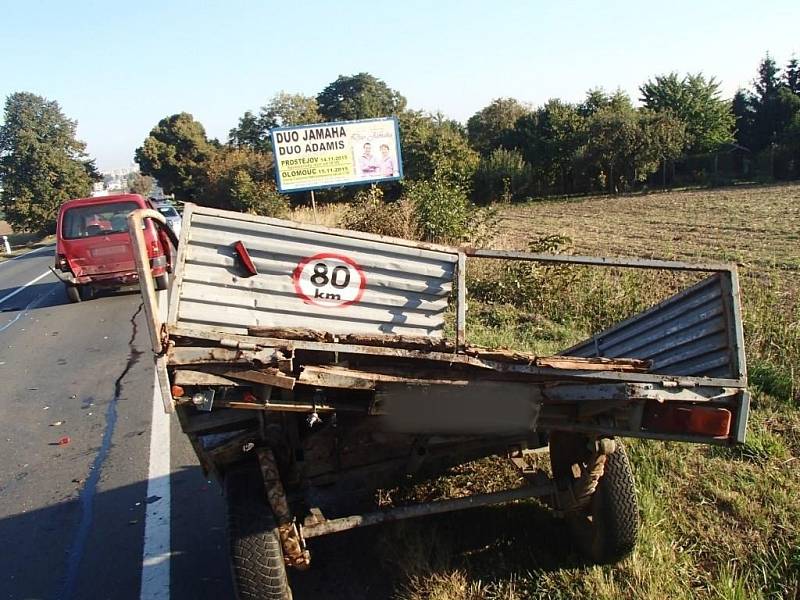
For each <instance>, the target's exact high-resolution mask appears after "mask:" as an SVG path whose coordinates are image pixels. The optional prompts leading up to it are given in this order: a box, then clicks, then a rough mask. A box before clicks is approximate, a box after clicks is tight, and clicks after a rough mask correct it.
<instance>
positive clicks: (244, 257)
mask: <svg viewBox="0 0 800 600" xmlns="http://www.w3.org/2000/svg"><path fill="white" fill-rule="evenodd" d="M233 248H234V249H235V250H236V254H237V256H238V257H239V259H240V260H241V261H242V264H243V265H244V268H245V269H246V270H247V272H248V273H249V275H248V277H252V276H253V275H258V269H256V266H255V264H253V259H252V258H250V253H249V252H248V251H247V248H245V247H244V243H243V242H241V241H238V242H236V243H235V244H234V245H233Z"/></svg>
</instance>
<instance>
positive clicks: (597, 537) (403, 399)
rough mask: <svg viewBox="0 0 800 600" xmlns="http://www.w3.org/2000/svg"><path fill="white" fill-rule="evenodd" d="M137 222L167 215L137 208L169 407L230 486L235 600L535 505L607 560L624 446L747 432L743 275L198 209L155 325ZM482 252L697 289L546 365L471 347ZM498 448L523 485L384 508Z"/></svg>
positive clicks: (630, 486)
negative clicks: (544, 459)
mask: <svg viewBox="0 0 800 600" xmlns="http://www.w3.org/2000/svg"><path fill="white" fill-rule="evenodd" d="M145 219H152V220H153V221H156V222H158V223H160V224H161V225H162V226H163V225H164V219H163V216H161V215H160V214H159V213H157V212H155V211H150V210H138V211H135V212H133V213H131V215H130V216H129V221H130V232H131V236H132V239H133V242H134V248H135V249H136V252H135V255H136V259H137V264H138V267H139V277H140V285H141V290H142V297H143V299H144V305H145V309H146V314H147V319H148V325H149V329H150V340H151V343H152V350H153V352H154V356H155V364H156V370H157V374H158V380H159V384H160V387H161V392H162V396H163V399H164V409H165V410H166V411H167V412H173V411H174V412H175V413H176V414H177V417H178V419H179V421H180V424H181V427H182V429H183V431H184V433H185V434H186V435H187V436H188V437H189V439H190V440H191V443H192V445H193V447H194V449H195V451H196V453H197V456H198V459H199V460H200V463H201V465H202V466H203V468H204V469H205V471H206V472H207V473H210V474H212V475H213V476H215V477H216V478H218V479H219V480H220V481H221V482H222V484H223V487H224V489H225V493H226V497H227V503H228V510H229V526H230V527H229V539H230V551H231V561H232V566H233V572H234V579H235V585H236V587H237V590H238V594H239V595H240V597H247V598H268V599H282V598H290V597H291V591H290V588H289V577H288V576H287V567H290V568H294V569H306V568H308V567H309V566H310V565H311V562H312V561H311V558H312V555H313V552H312V550H313V543H309V540H312V539H313V538H315V537H318V536H322V535H329V534H332V533H336V532H339V531H344V530H347V529H352V528H355V527H366V526H373V525H378V524H380V523H384V522H387V521H393V520H399V519H405V518H411V517H416V516H421V515H430V514H436V513H442V512H448V511H455V510H462V509H467V508H472V507H477V506H486V505H490V504H498V503H505V502H514V501H518V500H524V499H527V498H534V497H537V498H540V499H541V500H542V501H544V502H545V503H546V504H547V505H548V506H550V507H551V508H552V509H553V510H554V511H555V512H556V514H558V515H560V516H563V517H564V519H565V521H566V523H567V526H568V528H569V530H570V531H571V532H572V534H573V535H574V536H575V540H576V543H577V545H578V547H579V548H581V550H582V551H584V552H585V553H586V555H587V556H588V557H589V558H590V559H591V560H594V561H597V562H613V561H615V560H618V559H619V558H621V557H623V556H624V555H626V554H627V553H628V552H630V551H631V550H632V548H633V547H634V545H635V543H636V537H637V532H638V526H639V520H638V519H639V515H638V508H637V504H636V491H635V486H634V479H633V474H632V472H631V467H630V464H629V462H628V459H627V457H626V455H625V450H624V447H623V445H622V443H621V442H620V440H619V438H624V437H634V438H649V439H658V440H673V441H679V442H696V443H705V444H717V445H734V444H737V443H741V442H743V441H744V436H745V428H746V424H747V414H748V402H749V396H748V392H747V389H746V383H747V382H746V368H745V357H744V344H743V337H742V322H741V314H740V299H739V286H738V278H737V271H736V267H735V265H728V264H688V263H678V262H666V261H652V260H638V259H616V258H593V257H584V256H565V255H550V254H531V253H520V252H508V251H499V250H497V251H495V250H473V249H470V248H455V247H448V246H440V245H434V244H426V243H420V242H413V241H409V240H403V239H394V238H386V237H381V236H375V235H370V234H364V233H359V232H354V231H346V230H339V229H331V228H326V227H321V226H311V225H301V224H298V223H294V222H291V221H284V220H279V219H272V218H266V217H259V216H253V215H245V214H240V213H234V212H227V211H222V210H216V209H211V208H206V207H200V206H195V205H192V204H187V205H186V208H185V212H184V215H183V228H182V231H181V238H180V241H179V243H178V244H177V247H178V252H177V261H176V264H175V267H174V273H173V278H172V281H171V285H170V288H169V291H168V300H167V298H166V297H164V295H163V293H162V297H161V299H160V301H162V302H164V301H167V307H166V308H167V317H166V321H165V322H162V319H161V318H160V316H159V314H160V313H159V306H158V302H159V299H158V298H157V296H156V292H155V288H154V285H153V281H152V278H151V277H150V275H149V271H148V270H147V260H146V248H145V244H144V239H143V237H142V235H141V231H142V224H143V222H144V220H145ZM175 241H176V243H177V240H175ZM474 259H490V260H497V261H507V260H516V261H535V262H538V263H544V264H577V265H586V266H592V267H597V268H608V267H615V268H625V269H628V268H631V269H660V270H667V271H690V272H697V273H701V274H703V275H705V278H704V279H702V280H700V281H699V282H697V283H695V284H694V285H691V286H690V287H688V288H687V289H685V290H684V291H682V292H680V293H678V294H676V295H674V296H672V297H670V298H667V299H665V300H664V301H662V302H660V303H659V304H656V305H655V306H652V307H651V308H649V309H647V310H645V311H644V312H642V313H640V314H638V315H635V316H634V317H632V318H630V319H628V320H626V321H623V322H621V323H618V324H616V325H614V326H613V327H611V328H609V329H607V330H605V331H602V332H600V333H599V334H597V335H595V336H593V337H592V338H590V339H588V340H586V341H585V342H584V343H581V344H578V345H576V346H574V347H572V348H569V349H566V350H565V351H564V352H562V353H561V355H559V356H547V357H542V356H536V355H533V354H530V353H525V352H515V351H512V350H505V349H491V348H481V347H475V346H470V345H469V344H468V343H467V337H466V333H467V332H466V310H467V302H466V284H465V270H466V266H467V263H468V261H470V260H474ZM162 308H163V307H162ZM448 315H453V316H454V326H453V327H452V329H453V334H452V335H449V336H448V335H446V330H447V318H448ZM548 449H549V455H550V463H551V467H552V468H551V469H550V470H541V469H532V468H531V467H530V462H529V461H527V460H526V457H527V456H528V455H529V454H530V453H533V452H541V451H544V450H548ZM165 450H166V449H165ZM490 455H499V456H504V457H508V458H509V459H510V460H511V461H512V462H513V463H514V464H515V465H516V466H518V467H519V469H520V472H521V474H522V476H523V477H524V479H525V481H526V482H527V483H526V484H525V485H523V486H522V487H519V488H515V489H510V490H503V491H498V492H493V493H485V494H478V495H473V496H467V497H461V498H453V499H448V500H441V501H436V502H429V503H423V504H411V505H402V506H394V507H391V508H383V509H381V508H379V507H377V505H376V504H375V503H374V502H372V503H370V501H371V500H373V499H374V495H375V490H377V489H380V488H385V487H391V486H393V485H397V484H398V483H399V482H400V481H402V480H403V478H405V477H407V476H408V475H414V476H417V477H425V476H435V475H437V474H439V473H442V472H443V471H444V470H446V469H448V468H451V467H453V466H456V465H459V464H461V463H465V462H468V461H471V460H475V459H478V458H482V457H486V456H490Z"/></svg>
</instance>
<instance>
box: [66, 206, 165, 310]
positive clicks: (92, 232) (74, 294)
mask: <svg viewBox="0 0 800 600" xmlns="http://www.w3.org/2000/svg"><path fill="white" fill-rule="evenodd" d="M137 208H152V206H151V205H150V203H149V201H148V200H145V199H144V198H143V197H142V196H139V195H138V194H119V195H116V196H100V197H97V198H78V199H75V200H68V201H67V202H65V203H64V204H62V205H61V209H60V210H59V213H58V223H57V225H56V265H55V268H56V270H57V271H61V272H62V273H63V274H64V275H61V276H60V278H61V280H62V281H63V282H64V284H65V285H66V288H67V296H69V299H70V300H71V301H72V302H80V301H81V299H85V298H88V297H90V296H91V293H92V292H93V291H94V290H95V289H98V288H118V287H120V286H124V285H130V284H135V283H137V282H138V280H139V276H138V275H137V273H136V263H135V262H134V259H133V250H132V248H131V241H130V237H129V236H128V220H127V217H128V214H129V213H130V212H131V211H132V210H136V209H137ZM144 238H145V241H146V242H147V250H148V254H149V255H150V266H151V267H152V269H153V271H152V272H153V278H154V280H155V286H156V289H159V290H163V289H166V288H167V273H168V272H169V271H170V270H171V257H172V251H171V246H170V243H169V240H168V238H167V236H166V234H165V233H164V232H163V231H160V230H158V229H157V228H156V226H155V224H154V223H153V222H152V221H150V220H148V221H147V225H146V226H145V229H144Z"/></svg>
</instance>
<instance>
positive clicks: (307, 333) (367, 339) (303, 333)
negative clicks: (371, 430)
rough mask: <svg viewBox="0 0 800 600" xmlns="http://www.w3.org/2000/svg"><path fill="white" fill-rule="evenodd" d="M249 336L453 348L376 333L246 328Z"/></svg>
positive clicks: (440, 349) (443, 343)
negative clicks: (335, 332)
mask: <svg viewBox="0 0 800 600" xmlns="http://www.w3.org/2000/svg"><path fill="white" fill-rule="evenodd" d="M247 332H248V334H249V335H251V336H257V337H270V338H281V339H287V340H301V341H307V342H327V343H331V344H357V345H361V346H379V347H385V348H399V349H404V350H428V351H436V352H448V351H450V352H452V351H454V350H455V346H454V345H453V344H452V343H450V342H448V341H446V340H440V339H434V338H430V337H426V336H414V335H391V334H378V333H358V334H356V333H352V334H333V333H328V332H325V331H318V330H315V329H304V328H302V327H263V326H254V327H248V329H247Z"/></svg>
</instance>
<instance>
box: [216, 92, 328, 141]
mask: <svg viewBox="0 0 800 600" xmlns="http://www.w3.org/2000/svg"><path fill="white" fill-rule="evenodd" d="M322 120H323V119H322V115H320V114H319V110H318V105H317V100H316V98H311V97H309V96H304V95H302V94H287V93H286V92H279V93H277V94H275V96H273V97H272V99H271V100H270V101H269V102H268V103H267V104H266V105H264V106H262V107H261V109H260V110H259V113H258V114H257V115H255V114H253V113H252V112H250V111H247V112H245V113H244V115H243V116H242V117H241V118H240V119H239V125H238V126H237V127H235V128H233V129H231V131H230V133H229V140H230V143H231V144H232V145H233V146H237V147H245V146H246V147H249V148H254V149H255V150H259V151H262V152H267V151H271V150H272V146H271V143H270V135H269V132H270V130H271V129H274V128H275V127H287V126H289V125H308V124H311V123H319V122H320V121H322Z"/></svg>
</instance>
